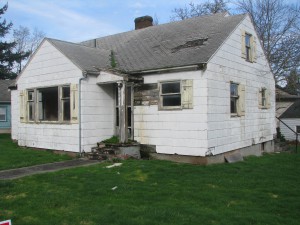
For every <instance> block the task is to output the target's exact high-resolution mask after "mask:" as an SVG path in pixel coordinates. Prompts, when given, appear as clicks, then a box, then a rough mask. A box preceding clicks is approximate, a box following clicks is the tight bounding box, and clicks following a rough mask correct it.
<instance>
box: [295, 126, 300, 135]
mask: <svg viewBox="0 0 300 225" xmlns="http://www.w3.org/2000/svg"><path fill="white" fill-rule="evenodd" d="M296 132H297V133H298V134H300V126H296Z"/></svg>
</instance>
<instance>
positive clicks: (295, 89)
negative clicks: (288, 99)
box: [284, 70, 300, 95]
mask: <svg viewBox="0 0 300 225" xmlns="http://www.w3.org/2000/svg"><path fill="white" fill-rule="evenodd" d="M286 82H287V83H286V86H285V88H284V89H285V90H286V91H287V92H288V93H290V94H293V95H300V73H299V71H297V70H292V71H291V72H290V74H289V75H288V76H287V78H286Z"/></svg>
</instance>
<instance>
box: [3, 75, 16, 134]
mask: <svg viewBox="0 0 300 225" xmlns="http://www.w3.org/2000/svg"><path fill="white" fill-rule="evenodd" d="M13 82H14V81H12V80H0V133H10V131H11V104H10V102H11V100H10V91H9V89H8V87H9V86H10V85H11V84H12V83H13Z"/></svg>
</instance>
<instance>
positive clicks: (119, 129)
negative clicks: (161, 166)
mask: <svg viewBox="0 0 300 225" xmlns="http://www.w3.org/2000/svg"><path fill="white" fill-rule="evenodd" d="M135 22H136V30H133V31H129V32H125V33H120V34H116V35H111V36H107V37H102V38H97V39H93V40H88V41H85V42H82V43H80V44H75V43H70V42H64V41H60V40H54V39H49V38H46V39H44V40H43V42H42V43H41V45H40V46H39V48H38V49H37V51H36V52H35V54H34V55H33V57H32V58H31V59H30V61H29V63H28V64H27V66H26V68H24V70H23V71H22V73H21V74H20V76H19V77H18V80H17V83H16V84H17V85H16V88H15V90H12V102H13V104H12V116H13V123H12V137H13V139H16V140H18V143H19V145H21V146H30V147H37V148H47V149H55V150H64V151H72V152H82V151H85V152H88V151H90V150H91V147H92V146H95V144H96V142H98V141H100V140H103V139H106V138H109V137H111V136H112V135H118V136H120V139H121V141H123V142H126V140H127V139H128V138H130V139H134V140H136V141H138V142H140V143H141V144H142V145H143V146H144V147H150V148H151V149H152V151H153V152H156V153H157V154H156V155H157V156H158V157H165V158H171V157H174V158H176V157H181V158H182V159H183V160H196V161H197V160H198V161H199V162H200V161H201V160H203V159H207V158H209V156H215V158H218V157H219V158H222V157H223V158H224V154H225V153H228V152H232V151H235V150H236V151H238V152H240V153H241V154H242V155H249V154H256V155H257V154H258V155H259V154H261V152H262V151H272V149H273V135H274V134H275V132H276V131H275V82H274V79H273V75H272V73H271V71H270V67H269V64H268V62H267V60H266V57H265V55H264V52H263V49H262V47H261V45H260V42H259V40H258V37H257V34H256V32H255V30H254V27H253V24H252V22H251V19H250V17H249V16H248V15H234V16H230V15H228V14H226V13H220V14H215V15H210V16H201V17H198V18H192V19H187V20H184V21H179V22H172V23H168V24H162V25H158V26H151V24H152V18H151V17H149V16H145V17H141V18H137V19H136V20H135Z"/></svg>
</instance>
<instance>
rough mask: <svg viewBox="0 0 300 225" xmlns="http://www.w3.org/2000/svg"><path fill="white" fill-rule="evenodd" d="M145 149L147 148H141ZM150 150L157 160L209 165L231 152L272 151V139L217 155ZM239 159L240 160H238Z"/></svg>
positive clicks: (252, 153)
mask: <svg viewBox="0 0 300 225" xmlns="http://www.w3.org/2000/svg"><path fill="white" fill-rule="evenodd" d="M143 149H147V148H143ZM150 149H151V150H152V152H149V155H150V156H151V157H152V158H153V159H158V160H168V161H173V162H180V163H190V164H199V165H209V164H218V163H225V162H226V161H225V156H226V157H228V156H230V155H233V154H240V155H241V156H242V157H247V156H252V155H254V156H261V155H262V153H264V152H268V153H270V152H274V141H268V142H264V143H259V144H256V145H251V146H248V147H245V148H241V149H236V150H233V151H230V152H225V153H222V154H219V155H213V156H205V157H202V156H187V155H168V154H158V153H154V152H153V149H154V148H153V147H151V148H150ZM239 161H240V160H239Z"/></svg>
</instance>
